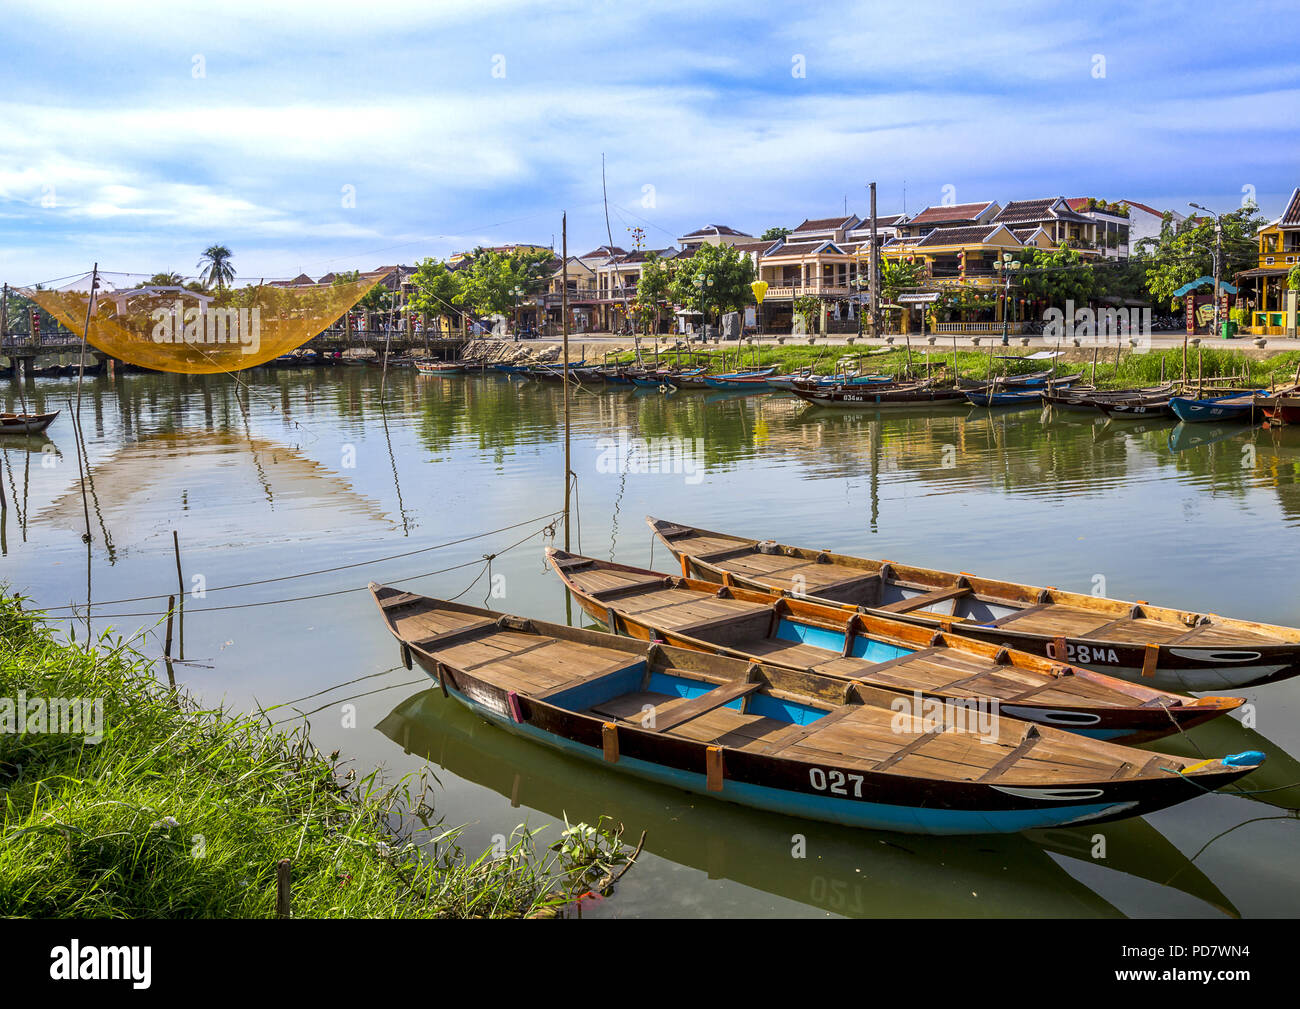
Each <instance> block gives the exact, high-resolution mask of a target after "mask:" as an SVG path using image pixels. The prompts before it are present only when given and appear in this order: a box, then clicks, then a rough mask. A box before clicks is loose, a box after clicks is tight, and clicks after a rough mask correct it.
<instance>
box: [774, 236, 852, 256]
mask: <svg viewBox="0 0 1300 1009" xmlns="http://www.w3.org/2000/svg"><path fill="white" fill-rule="evenodd" d="M822 249H828V250H829V251H831V252H838V253H841V254H842V253H843V251H844V250H843V249H841V248H840V247H839V246H838V245H836V244H835V243H834V242H832V241H831V240H830V239H829V238H815V239H813V240H811V241H803V242H791V241H788V240H787V241H785V242H783V243H782V244H781V246H780V248H777V249H773V250H771V252H769V253H768V255H771V256H806V255H810V254H812V253H814V252H819V251H821V250H822Z"/></svg>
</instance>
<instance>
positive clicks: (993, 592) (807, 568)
mask: <svg viewBox="0 0 1300 1009" xmlns="http://www.w3.org/2000/svg"><path fill="white" fill-rule="evenodd" d="M646 521H647V522H648V523H649V524H650V528H651V529H652V530H654V532H655V534H656V535H657V536H658V537H659V539H660V540H661V541H662V542H663V543H664V544H665V545H666V546H667V547H668V549H669V550H671V551H672V553H673V556H674V557H676V558H677V560H678V562H679V563H680V564H681V568H682V573H683V574H684V575H688V576H690V577H694V578H702V579H704V580H705V581H711V582H717V583H723V584H731V585H738V586H741V587H744V588H751V587H752V588H762V589H776V590H777V591H779V592H784V593H788V594H791V595H797V596H800V597H802V598H806V599H810V600H812V601H814V602H825V603H830V604H832V605H837V606H844V607H848V608H850V609H861V610H862V611H863V612H867V613H873V614H877V615H879V616H884V617H893V618H895V619H900V620H906V621H909V622H911V623H919V624H923V625H925V626H927V627H933V628H938V629H945V628H951V629H952V630H954V631H955V632H956V633H958V634H961V635H962V636H963V637H968V638H974V639H976V640H977V641H991V642H993V643H995V644H999V645H1006V646H1007V647H1008V648H1015V649H1019V650H1020V651H1025V652H1032V653H1033V654H1035V655H1046V656H1047V657H1048V658H1050V659H1055V660H1057V661H1058V662H1070V663H1073V664H1075V665H1079V666H1087V667H1088V668H1090V669H1098V670H1100V671H1101V672H1104V673H1109V674H1110V675H1111V676H1118V677H1120V678H1121V679H1126V680H1137V681H1139V682H1144V683H1150V684H1151V685H1152V686H1157V687H1161V688H1164V689H1170V690H1179V691H1201V690H1238V689H1241V688H1242V687H1248V686H1253V685H1254V684H1257V683H1268V682H1271V681H1274V680H1283V679H1287V678H1288V677H1291V676H1295V675H1296V674H1297V673H1300V629H1297V628H1294V627H1282V626H1279V625H1276V624H1262V623H1255V622H1253V621H1249V620H1234V619H1232V618H1229V617H1221V616H1218V615H1217V614H1209V613H1194V612H1192V611H1190V610H1180V609H1174V608H1172V607H1167V606H1152V605H1150V604H1149V603H1147V602H1145V601H1142V600H1139V601H1137V602H1126V601H1123V600H1119V599H1110V598H1107V597H1104V596H1093V595H1087V594H1084V593H1082V592H1062V591H1061V590H1060V589H1057V588H1051V587H1048V588H1042V587H1039V586H1036V585H1025V584H1023V583H1021V582H1009V581H1002V580H1000V579H996V578H982V577H980V576H978V575H973V574H970V573H968V572H952V571H939V570H935V569H933V568H923V567H915V566H912V565H904V564H898V563H895V562H893V561H888V560H868V559H866V558H863V557H854V556H851V555H849V554H837V553H832V552H830V551H829V550H810V549H806V548H802V547H794V546H787V545H785V544H781V543H776V542H774V541H772V540H756V539H747V538H745V537H743V536H731V535H728V534H726V533H716V532H710V531H709V530H707V529H698V528H695V527H693V526H685V525H678V524H676V523H672V522H666V521H664V520H662V519H655V518H647V519H646Z"/></svg>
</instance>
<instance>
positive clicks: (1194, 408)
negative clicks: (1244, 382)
mask: <svg viewBox="0 0 1300 1009" xmlns="http://www.w3.org/2000/svg"><path fill="white" fill-rule="evenodd" d="M1267 394H1268V390H1267V389H1251V390H1244V391H1242V392H1234V393H1232V394H1230V395H1227V396H1209V397H1206V398H1204V399H1196V398H1195V397H1191V396H1174V397H1173V398H1172V399H1170V400H1169V407H1170V409H1171V410H1173V411H1174V414H1175V415H1176V416H1177V417H1178V419H1179V420H1183V421H1186V422H1187V423H1189V424H1204V423H1208V422H1210V421H1223V420H1237V421H1249V420H1263V419H1264V415H1263V413H1262V412H1260V411H1259V410H1257V409H1256V407H1255V397H1256V396H1265V395H1267Z"/></svg>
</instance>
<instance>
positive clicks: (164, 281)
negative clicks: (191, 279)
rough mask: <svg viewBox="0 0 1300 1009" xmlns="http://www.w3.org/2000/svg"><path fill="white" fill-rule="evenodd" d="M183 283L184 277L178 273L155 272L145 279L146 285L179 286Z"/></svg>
mask: <svg viewBox="0 0 1300 1009" xmlns="http://www.w3.org/2000/svg"><path fill="white" fill-rule="evenodd" d="M184 283H185V278H184V277H182V276H181V275H180V274H179V273H171V272H165V273H155V274H154V275H153V276H152V277H150V278H149V279H148V280H147V281H145V286H146V287H180V286H181V285H183V284H184Z"/></svg>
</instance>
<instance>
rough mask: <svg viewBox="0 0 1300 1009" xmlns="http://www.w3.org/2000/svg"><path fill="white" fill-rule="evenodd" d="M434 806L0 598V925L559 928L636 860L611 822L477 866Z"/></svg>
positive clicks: (107, 642)
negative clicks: (239, 922)
mask: <svg viewBox="0 0 1300 1009" xmlns="http://www.w3.org/2000/svg"><path fill="white" fill-rule="evenodd" d="M427 795H428V792H427V791H426V782H425V781H424V780H422V779H420V778H419V777H408V778H406V779H403V780H402V781H399V782H396V783H393V784H386V783H385V782H384V781H382V779H381V777H380V775H379V774H378V773H375V774H371V775H369V776H367V777H364V778H360V779H358V778H357V776H356V775H355V773H354V772H346V773H345V772H344V771H343V769H342V768H341V767H340V764H339V761H338V754H337V753H335V754H334V755H332V756H330V757H327V756H325V755H323V754H321V753H320V752H318V751H317V750H316V749H315V748H314V747H313V746H312V745H311V742H310V740H309V739H308V737H307V735H306V733H305V731H304V730H302V729H294V730H290V731H281V730H278V729H276V728H274V727H273V726H272V725H271V724H270V722H269V720H268V719H267V718H266V716H265V714H260V715H258V716H256V717H250V716H239V715H232V714H230V713H227V712H221V711H210V710H204V709H202V708H200V707H199V706H198V705H197V704H196V703H195V702H194V701H193V700H192V699H190V698H188V697H186V696H184V695H179V694H176V693H173V692H172V691H171V690H170V689H169V688H167V687H166V686H165V685H163V684H161V683H160V682H159V681H158V679H157V677H156V676H155V675H154V671H153V665H152V663H151V662H150V661H148V660H146V659H145V658H144V657H143V656H141V655H140V654H138V653H137V652H135V651H133V650H132V648H131V643H130V642H127V641H123V640H119V639H110V638H109V637H107V636H103V637H101V638H100V639H99V640H98V641H96V642H94V643H93V645H92V646H91V647H86V646H85V645H83V644H80V643H77V642H74V641H64V640H62V639H61V638H60V637H59V636H58V635H56V633H55V632H54V630H53V629H52V628H51V627H49V626H48V625H47V624H46V623H45V622H44V620H43V619H42V617H41V616H40V614H34V613H31V612H30V611H27V610H25V609H24V608H23V605H22V601H21V600H19V599H17V598H15V597H8V598H0V809H2V815H0V917H15V916H16V917H72V918H157V917H165V918H190V917H222V918H225V917H234V918H259V917H273V916H276V915H283V914H285V913H286V910H287V911H288V913H290V914H291V915H292V916H293V917H302V918H308V917H312V918H314V917H321V918H346V917H367V918H370V917H373V918H439V917H449V918H469V917H523V916H535V917H545V916H562V915H565V914H568V913H570V912H572V911H574V910H575V909H577V910H580V905H581V899H582V897H583V896H589V895H591V894H592V893H600V892H606V891H608V890H609V889H610V887H611V886H612V883H613V881H614V880H615V879H616V878H617V877H618V876H620V875H621V874H622V872H624V871H626V869H627V868H628V867H629V865H630V864H631V859H632V858H633V857H634V855H633V853H631V852H629V850H628V848H627V846H625V845H624V844H623V843H622V839H621V827H618V826H611V825H608V824H606V823H605V822H604V821H602V822H601V823H600V824H598V825H596V826H595V827H592V826H588V825H585V824H579V825H574V826H568V825H566V827H567V829H566V830H564V832H563V833H562V834H561V835H560V837H559V840H557V841H556V842H555V843H554V844H553V845H552V846H550V847H545V846H543V845H542V842H541V841H540V839H539V837H538V834H539V833H540V831H531V830H529V829H527V828H526V827H523V826H520V827H518V828H516V829H515V831H514V833H513V835H512V837H511V839H510V846H509V847H508V850H506V851H504V852H500V851H489V852H486V853H484V854H482V855H479V856H477V857H472V856H470V855H467V854H466V853H465V852H464V851H462V849H461V848H460V846H459V845H458V844H457V832H456V831H455V830H454V829H453V830H447V829H445V828H444V827H443V826H441V825H439V824H435V823H431V822H430V814H431V808H430V806H429V805H428V803H426V802H425V801H424V800H425V798H426V797H427ZM638 850H639V846H638ZM285 860H287V865H286V864H285ZM286 883H287V884H288V886H287V888H286ZM286 903H287V904H288V908H287V909H286V907H285V904H286Z"/></svg>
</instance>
